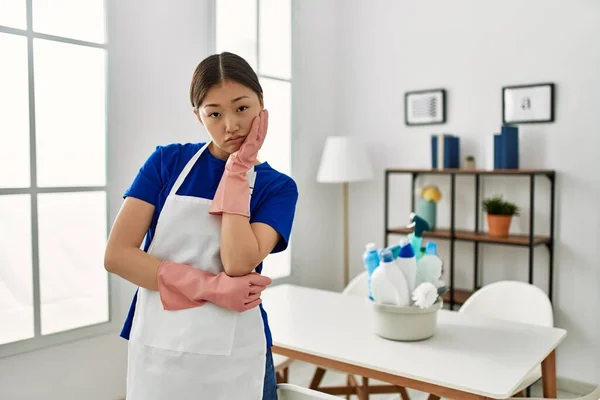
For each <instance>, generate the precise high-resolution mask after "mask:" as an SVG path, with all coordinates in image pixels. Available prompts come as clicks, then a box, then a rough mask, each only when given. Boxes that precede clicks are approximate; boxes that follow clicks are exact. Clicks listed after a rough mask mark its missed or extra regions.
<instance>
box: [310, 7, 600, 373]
mask: <svg viewBox="0 0 600 400" xmlns="http://www.w3.org/2000/svg"><path fill="white" fill-rule="evenodd" d="M336 16H337V18H338V21H337V24H338V31H337V41H336V44H337V46H339V47H340V49H339V53H338V55H339V59H338V60H337V61H336V62H337V68H336V69H337V73H338V74H339V75H340V80H339V81H338V83H337V86H336V93H337V97H336V111H337V114H336V124H335V128H336V131H337V132H336V133H339V134H348V135H351V136H356V137H360V138H361V139H363V140H364V141H366V142H367V143H368V147H369V149H370V151H371V154H372V159H373V163H374V166H375V169H376V171H375V175H376V179H375V180H374V181H372V182H371V183H368V184H361V185H354V186H352V187H351V197H350V214H351V217H350V224H351V226H350V229H351V237H350V240H351V244H350V249H351V254H350V256H351V270H352V272H353V274H358V273H359V272H360V271H361V270H362V269H363V267H362V265H361V253H362V250H363V248H364V244H365V243H367V242H369V241H377V242H378V244H379V245H380V246H381V245H382V243H383V229H384V221H383V204H384V198H383V177H384V175H383V170H384V169H385V168H392V167H399V168H402V167H425V168H428V167H429V166H430V158H429V149H430V144H429V143H430V142H429V141H430V134H432V133H444V132H452V133H455V134H459V135H460V136H461V138H462V139H461V143H462V146H463V148H462V151H463V154H466V153H467V152H469V153H473V154H474V155H475V157H476V159H477V160H478V162H479V163H480V164H481V163H483V162H484V160H483V157H484V156H485V153H486V151H485V136H486V135H490V134H492V133H494V132H497V131H498V129H499V127H500V124H501V121H502V119H501V87H502V86H504V85H510V84H522V83H534V82H546V81H552V82H555V83H556V84H557V98H556V100H557V115H556V118H557V120H556V123H554V124H543V125H529V126H527V125H522V126H521V130H520V134H521V139H520V140H521V145H520V147H521V165H522V167H523V168H548V169H555V170H556V171H557V174H558V178H557V195H556V213H557V225H556V250H555V268H556V277H555V303H554V305H555V316H556V325H557V326H560V327H563V328H566V329H567V330H568V331H569V335H568V338H567V340H566V342H565V343H564V344H563V345H561V346H560V348H559V351H558V361H557V362H558V365H557V368H558V374H559V375H560V376H563V377H567V378H572V379H576V380H580V381H587V382H592V383H594V382H595V383H600V366H599V363H598V357H599V356H600V341H599V340H598V338H600V323H599V322H600V313H599V312H598V309H599V307H600V297H599V295H598V288H599V287H600V286H599V283H600V274H599V265H598V258H599V256H600V253H599V251H598V245H597V242H598V237H600V214H598V212H597V211H596V210H597V203H598V195H599V194H600V175H599V174H598V172H597V168H596V167H595V165H596V164H597V157H598V155H597V149H598V148H599V147H600V136H598V134H597V131H598V126H600V114H599V113H598V112H597V109H598V107H600V91H599V90H598V88H599V87H600V74H598V71H599V70H600V46H599V45H598V38H600V3H599V2H592V1H585V0H579V1H569V2H564V1H560V0H553V1H547V0H536V1H533V0H530V1H527V2H522V1H517V0H510V1H503V2H500V1H496V2H490V1H486V2H482V1H476V0H461V1H452V2H448V1H441V0H438V1H428V2H409V1H392V0H377V1H369V2H364V1H359V0H352V1H344V2H343V4H342V2H340V4H339V9H338V12H337V15H336ZM317 75H318V74H317ZM307 80H309V79H308V78H307ZM436 87H443V88H446V89H447V90H448V94H449V96H448V97H449V103H448V106H449V108H448V123H447V124H446V125H442V126H430V127H418V128H408V127H406V126H405V125H404V112H403V105H404V97H403V96H404V92H405V91H408V90H414V89H427V88H436ZM310 162H312V161H310ZM304 165H306V167H309V164H308V163H306V164H304ZM310 166H311V167H312V165H311V164H310ZM430 181H432V182H436V183H438V184H440V186H441V188H442V191H443V194H444V196H445V198H444V201H443V202H442V203H441V204H440V206H439V214H440V215H439V217H438V218H439V219H440V221H439V225H440V226H444V225H446V226H448V223H449V218H448V209H449V207H448V197H449V189H448V185H447V182H448V181H449V180H448V178H446V179H443V178H437V179H431V180H430ZM392 182H393V185H394V189H393V190H392V192H393V193H392V197H391V201H392V215H391V223H392V224H393V225H397V226H398V225H404V224H406V223H407V222H408V221H407V218H408V213H409V212H410V209H409V207H410V203H409V196H410V194H409V190H410V186H409V180H408V179H406V178H404V179H403V178H395V179H394V180H393V181H392ZM472 182H473V180H472V178H471V179H469V178H466V177H464V178H459V179H458V180H457V185H458V186H457V187H458V188H459V189H458V191H457V201H458V202H459V204H460V205H459V206H458V208H457V224H458V226H459V227H464V228H472V227H473V224H474V222H473V221H474V220H473V216H472V213H473V211H472V210H473V209H474V204H473V201H474V200H473V197H474V194H473V193H474V191H473V190H474V188H473V184H472ZM536 185H537V190H536V199H537V200H536V215H535V217H536V221H537V222H536V223H537V226H536V232H538V233H547V232H548V217H547V215H548V214H547V213H548V209H549V205H548V204H549V199H548V196H547V193H548V191H547V189H548V183H547V180H545V179H544V178H539V179H538V180H537V181H536ZM484 186H485V188H484V190H485V194H486V195H490V194H493V193H496V192H498V193H505V194H506V196H508V197H509V198H510V199H511V200H515V201H517V202H518V204H519V205H520V206H522V207H523V216H522V217H520V218H518V219H517V220H515V221H514V224H513V232H527V229H528V221H529V219H528V216H529V211H530V210H529V200H528V199H529V197H528V193H527V191H528V188H529V186H528V181H527V180H526V179H525V178H518V179H511V180H508V179H503V178H486V179H485V185H484ZM517 191H522V192H521V193H517ZM336 195H337V194H336ZM337 201H338V203H337V204H341V198H339V197H338V199H337ZM328 204H329V203H328ZM329 212H330V213H334V212H337V209H335V208H333V207H331V208H330V210H329ZM312 221H313V224H316V223H317V220H316V218H313V220H312ZM333 222H334V223H337V222H338V221H337V220H335V219H334V221H333ZM303 223H304V224H308V222H306V221H304V222H303ZM327 239H329V237H327V236H325V235H320V236H319V237H313V238H312V240H314V241H315V242H319V241H321V242H326V241H327ZM396 239H397V238H392V240H396ZM439 243H440V247H441V252H442V253H444V254H446V255H447V254H448V246H447V244H445V243H443V242H442V241H439ZM483 253H484V254H483V256H482V260H481V261H482V265H483V272H482V273H483V279H484V283H487V282H492V281H495V280H498V279H526V278H527V265H528V264H527V262H528V258H527V254H528V253H527V250H525V249H515V248H512V247H494V246H485V247H484V248H483ZM534 254H535V281H536V283H538V284H539V285H541V286H542V287H543V288H545V287H546V282H547V278H546V277H547V267H546V265H547V260H548V257H547V251H546V250H545V248H542V247H540V248H539V249H537V250H536V251H535V253H534ZM456 263H457V266H458V267H457V273H456V277H457V286H458V287H465V288H468V287H471V285H472V274H473V272H472V270H473V267H472V265H473V257H472V245H470V244H458V245H457V257H456ZM507 350H508V349H507Z"/></svg>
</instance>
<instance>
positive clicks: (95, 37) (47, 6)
mask: <svg viewBox="0 0 600 400" xmlns="http://www.w3.org/2000/svg"><path fill="white" fill-rule="evenodd" d="M32 10H33V30H34V31H36V32H39V33H46V34H48V35H56V36H62V37H68V38H71V39H78V40H85V41H88V42H95V43H104V42H105V40H106V39H105V32H104V0H85V1H82V0H33V8H32Z"/></svg>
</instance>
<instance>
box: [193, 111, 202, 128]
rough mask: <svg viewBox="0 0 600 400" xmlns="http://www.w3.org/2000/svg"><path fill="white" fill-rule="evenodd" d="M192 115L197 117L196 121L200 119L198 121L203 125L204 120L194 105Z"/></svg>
mask: <svg viewBox="0 0 600 400" xmlns="http://www.w3.org/2000/svg"><path fill="white" fill-rule="evenodd" d="M194 115H195V116H196V118H198V121H200V123H201V124H202V125H204V122H202V118H201V117H200V112H199V111H198V109H197V108H196V107H194Z"/></svg>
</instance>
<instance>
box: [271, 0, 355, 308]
mask: <svg viewBox="0 0 600 400" xmlns="http://www.w3.org/2000/svg"><path fill="white" fill-rule="evenodd" d="M337 7H338V2H337V1H336V0H319V1H294V2H293V14H292V15H293V23H292V25H293V36H292V37H293V52H292V57H293V63H292V66H293V67H292V68H293V70H292V79H293V91H292V102H293V110H292V135H293V146H292V172H293V177H294V179H295V180H296V183H297V184H298V192H299V198H298V205H297V207H296V218H295V220H294V227H293V231H292V240H293V247H292V266H293V270H292V271H293V272H292V273H293V274H294V275H296V278H297V281H298V283H300V284H303V285H306V286H312V287H318V288H323V289H331V288H340V287H341V285H342V279H343V275H342V273H341V268H340V265H341V263H342V242H341V240H335V239H336V238H340V236H339V235H340V230H339V229H338V227H340V226H341V224H342V213H341V202H340V201H338V200H340V199H339V198H338V195H339V194H340V193H341V188H340V187H339V186H338V185H326V184H319V183H317V182H316V177H317V170H318V166H319V160H320V157H321V149H322V148H323V145H324V144H325V138H326V137H327V136H328V135H334V134H338V132H339V126H338V124H337V121H336V112H337V106H338V105H337V103H336V100H337V95H336V91H335V87H336V76H337V75H336V74H337V61H336V58H337V54H336V53H337V48H336V44H337V41H336V27H337V18H336V15H337V13H338V8H337ZM324 221H326V223H323V222H324ZM267 311H268V310H267Z"/></svg>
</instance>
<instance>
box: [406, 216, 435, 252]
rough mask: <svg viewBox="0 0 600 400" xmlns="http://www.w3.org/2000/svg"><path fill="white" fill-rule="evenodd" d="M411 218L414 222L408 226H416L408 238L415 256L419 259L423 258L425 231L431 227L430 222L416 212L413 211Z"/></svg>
mask: <svg viewBox="0 0 600 400" xmlns="http://www.w3.org/2000/svg"><path fill="white" fill-rule="evenodd" d="M409 218H410V220H411V221H412V223H410V224H409V225H408V226H407V227H408V228H413V227H414V230H413V232H412V233H409V234H408V240H409V241H410V244H411V245H412V248H413V252H414V253H415V257H416V258H417V261H418V260H419V259H420V258H421V242H422V241H423V233H424V232H425V231H428V230H429V229H430V228H429V223H428V222H427V221H425V220H424V219H423V218H421V217H419V216H418V215H417V214H415V213H411V214H410V217H409Z"/></svg>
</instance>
